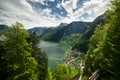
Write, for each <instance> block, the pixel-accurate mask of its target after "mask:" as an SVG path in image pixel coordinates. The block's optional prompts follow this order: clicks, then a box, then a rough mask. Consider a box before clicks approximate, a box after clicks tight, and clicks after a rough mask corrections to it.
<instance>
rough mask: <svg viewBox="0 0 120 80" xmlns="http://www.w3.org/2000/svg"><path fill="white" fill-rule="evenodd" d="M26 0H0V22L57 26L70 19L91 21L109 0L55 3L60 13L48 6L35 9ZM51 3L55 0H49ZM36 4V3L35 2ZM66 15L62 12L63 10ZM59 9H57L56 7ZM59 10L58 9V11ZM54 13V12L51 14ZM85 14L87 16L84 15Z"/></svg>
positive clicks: (27, 26) (99, 13)
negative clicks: (79, 3)
mask: <svg viewBox="0 0 120 80" xmlns="http://www.w3.org/2000/svg"><path fill="white" fill-rule="evenodd" d="M27 1H28V0H0V24H7V25H10V24H14V23H15V22H16V21H18V22H20V23H22V24H23V25H24V26H25V28H32V27H35V26H46V27H50V26H57V25H59V24H60V23H70V22H72V21H80V20H82V21H93V20H94V19H95V18H96V17H98V16H99V15H102V14H103V13H104V12H105V11H106V10H107V3H109V0H90V1H86V2H84V3H83V6H82V7H80V8H79V6H78V5H77V2H78V0H67V1H64V0H62V2H59V3H57V6H56V5H55V7H57V8H60V9H62V10H61V12H60V14H58V13H55V12H53V9H52V8H50V7H45V8H44V9H41V8H38V10H39V11H36V10H35V9H34V8H33V6H32V5H30V3H28V2H27ZM29 1H31V2H33V4H34V3H36V2H37V3H40V4H41V5H46V3H45V1H44V0H29ZM49 1H52V3H54V2H55V0H49ZM37 5H38V4H37ZM46 6H48V5H46ZM63 8H64V10H65V11H66V12H67V14H66V15H64V16H61V14H64V12H65V11H63ZM58 10H59V9H58ZM58 12H59V11H58ZM52 13H54V14H52ZM85 14H87V16H84V15H85Z"/></svg>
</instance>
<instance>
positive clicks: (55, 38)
mask: <svg viewBox="0 0 120 80" xmlns="http://www.w3.org/2000/svg"><path fill="white" fill-rule="evenodd" d="M89 25H90V22H81V21H76V22H72V23H70V24H65V23H61V24H60V25H59V26H58V27H56V28H54V29H52V30H50V29H49V30H46V31H45V32H44V33H43V34H42V35H41V38H42V39H43V40H46V41H52V42H59V41H60V40H61V39H62V38H63V37H64V36H68V35H71V34H73V33H79V34H82V33H83V32H84V31H86V29H87V28H88V27H89Z"/></svg>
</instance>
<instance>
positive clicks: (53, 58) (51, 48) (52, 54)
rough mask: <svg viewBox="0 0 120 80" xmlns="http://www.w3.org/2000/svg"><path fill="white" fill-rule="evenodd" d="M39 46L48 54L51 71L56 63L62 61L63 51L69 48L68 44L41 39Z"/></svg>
mask: <svg viewBox="0 0 120 80" xmlns="http://www.w3.org/2000/svg"><path fill="white" fill-rule="evenodd" d="M40 47H41V48H42V50H43V51H45V52H46V54H47V56H48V66H49V67H50V68H51V70H52V71H54V70H55V68H56V66H57V64H61V63H63V58H64V57H65V55H66V54H65V52H66V50H67V49H69V46H68V45H65V44H61V43H54V42H46V41H41V43H40Z"/></svg>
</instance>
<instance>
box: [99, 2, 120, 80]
mask: <svg viewBox="0 0 120 80" xmlns="http://www.w3.org/2000/svg"><path fill="white" fill-rule="evenodd" d="M119 5H120V0H115V1H113V2H112V9H111V12H110V14H112V16H111V18H110V21H109V25H108V27H107V28H106V33H105V37H104V40H103V41H102V43H101V46H100V47H99V49H100V51H101V53H103V56H104V59H103V62H102V65H101V69H102V71H103V72H104V73H105V76H104V77H103V79H109V80H120V77H119V75H120V72H119V71H120V67H119V66H120V6H119Z"/></svg>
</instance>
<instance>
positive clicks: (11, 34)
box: [0, 22, 48, 80]
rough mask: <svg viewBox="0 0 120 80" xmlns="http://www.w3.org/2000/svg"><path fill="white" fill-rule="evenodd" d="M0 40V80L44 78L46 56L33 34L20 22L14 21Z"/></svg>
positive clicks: (45, 76)
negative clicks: (0, 40)
mask: <svg viewBox="0 0 120 80" xmlns="http://www.w3.org/2000/svg"><path fill="white" fill-rule="evenodd" d="M5 36H6V40H4V41H3V42H0V79H1V80H45V79H46V78H47V76H48V75H47V72H48V70H47V68H48V67H47V56H46V54H45V53H43V52H42V51H41V49H40V48H38V43H39V40H38V38H37V36H36V35H35V34H33V35H29V34H28V33H27V32H26V30H25V29H24V28H23V26H22V24H20V23H18V22H16V24H15V25H12V26H11V27H10V28H9V29H8V31H7V32H6V34H5Z"/></svg>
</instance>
